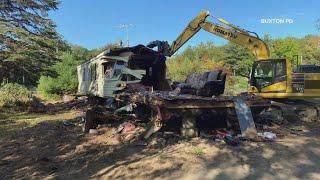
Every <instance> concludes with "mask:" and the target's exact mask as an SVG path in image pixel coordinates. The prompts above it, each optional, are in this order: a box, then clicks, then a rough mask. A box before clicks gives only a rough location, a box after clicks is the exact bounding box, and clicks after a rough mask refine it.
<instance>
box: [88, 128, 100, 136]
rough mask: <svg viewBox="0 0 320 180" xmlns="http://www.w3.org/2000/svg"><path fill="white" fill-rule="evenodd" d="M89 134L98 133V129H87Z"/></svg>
mask: <svg viewBox="0 0 320 180" xmlns="http://www.w3.org/2000/svg"><path fill="white" fill-rule="evenodd" d="M89 134H94V135H95V134H98V131H97V130H96V129H89Z"/></svg>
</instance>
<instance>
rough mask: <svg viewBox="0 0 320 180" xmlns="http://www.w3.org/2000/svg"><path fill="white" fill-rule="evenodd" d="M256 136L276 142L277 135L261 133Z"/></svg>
mask: <svg viewBox="0 0 320 180" xmlns="http://www.w3.org/2000/svg"><path fill="white" fill-rule="evenodd" d="M258 136H260V137H262V138H263V139H265V140H272V141H274V140H276V139H277V135H276V134H275V133H272V132H263V133H258Z"/></svg>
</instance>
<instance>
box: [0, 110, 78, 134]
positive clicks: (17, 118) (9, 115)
mask: <svg viewBox="0 0 320 180" xmlns="http://www.w3.org/2000/svg"><path fill="white" fill-rule="evenodd" d="M73 116H74V115H73V112H72V111H66V112H59V113H55V114H45V113H28V112H25V111H19V110H14V109H8V108H0V139H2V138H5V137H6V136H9V135H11V134H12V133H15V132H17V131H21V130H23V129H25V128H29V127H33V126H35V125H37V124H38V123H40V122H43V121H52V120H65V119H70V118H72V117H73Z"/></svg>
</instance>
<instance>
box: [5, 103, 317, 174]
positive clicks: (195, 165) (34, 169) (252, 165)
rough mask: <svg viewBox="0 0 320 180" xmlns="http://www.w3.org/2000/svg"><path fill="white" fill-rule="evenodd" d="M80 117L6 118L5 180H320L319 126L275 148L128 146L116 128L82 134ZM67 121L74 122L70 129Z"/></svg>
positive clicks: (178, 143)
mask: <svg viewBox="0 0 320 180" xmlns="http://www.w3.org/2000/svg"><path fill="white" fill-rule="evenodd" d="M82 116H83V112H82V111H80V110H61V111H57V112H54V113H42V114H25V113H21V112H20V113H19V112H16V111H8V110H3V109H2V110H0V120H1V121H0V127H1V129H0V130H1V134H0V135H1V136H0V179H43V178H47V179H163V178H164V179H176V178H178V179H214V178H215V179H258V178H259V179H320V166H319V165H320V141H319V138H320V131H319V127H320V122H311V123H306V122H299V123H297V124H291V125H289V126H286V127H272V128H270V130H271V131H273V132H281V134H282V136H280V137H279V138H278V139H277V141H276V142H242V143H241V144H240V145H239V146H235V147H233V146H229V145H227V144H224V143H223V142H215V141H213V140H211V139H205V138H194V139H191V140H182V139H177V138H172V139H164V138H153V139H151V140H150V142H149V145H147V146H141V145H138V144H134V143H133V144H132V143H131V144H130V143H128V144H124V143H121V142H120V141H119V137H117V136H115V135H114V132H115V131H116V128H117V125H118V124H117V123H116V124H114V125H109V126H103V127H101V128H99V129H98V134H83V133H82V127H81V126H79V125H78V124H77V123H78V122H81V120H82V118H81V117H82ZM64 120H68V121H70V122H74V123H75V125H74V126H65V125H64V124H63V121H64Z"/></svg>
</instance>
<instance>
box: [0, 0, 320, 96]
mask: <svg viewBox="0 0 320 180" xmlns="http://www.w3.org/2000/svg"><path fill="white" fill-rule="evenodd" d="M58 6H59V1H58V0H28V1H26V0H14V1H13V0H1V2H0V83H8V82H9V83H18V84H23V85H25V86H27V87H38V89H39V90H41V91H43V92H47V94H62V93H70V92H75V91H76V88H77V74H76V66H77V65H79V64H81V63H83V62H84V61H86V60H89V59H90V58H92V57H94V56H95V55H97V54H98V53H99V52H101V51H102V50H104V49H106V48H109V47H111V46H114V44H109V45H107V46H105V47H103V48H98V49H94V50H88V49H86V48H84V47H81V46H77V45H71V44H70V43H68V42H66V41H65V40H64V39H63V38H62V36H61V35H59V33H58V32H57V31H56V26H55V24H54V22H53V21H52V20H51V19H50V18H49V17H48V12H49V11H55V10H58ZM316 26H317V28H319V29H320V21H318V23H316ZM263 39H264V41H266V42H267V44H268V45H269V47H270V50H271V54H272V56H273V57H287V58H290V59H294V58H295V57H298V58H301V57H302V59H303V62H304V63H310V64H320V47H319V46H320V43H319V42H320V36H317V35H307V36H305V37H303V38H295V37H286V38H272V37H270V36H269V35H265V36H264V37H263ZM253 60H254V56H253V55H252V54H251V53H250V52H249V51H247V50H246V49H244V48H242V47H240V46H238V45H235V44H232V43H227V44H225V45H221V46H216V45H214V43H212V42H207V43H201V44H199V45H196V46H193V47H187V48H186V49H185V50H184V51H182V52H180V53H179V54H177V55H175V56H174V57H173V58H170V59H169V60H167V66H168V78H170V79H172V80H178V81H183V80H184V79H185V78H186V76H187V75H188V74H190V73H192V72H203V71H206V70H211V69H215V68H224V69H226V70H227V71H229V72H230V74H235V75H237V76H248V74H249V71H250V67H251V64H252V62H253Z"/></svg>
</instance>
